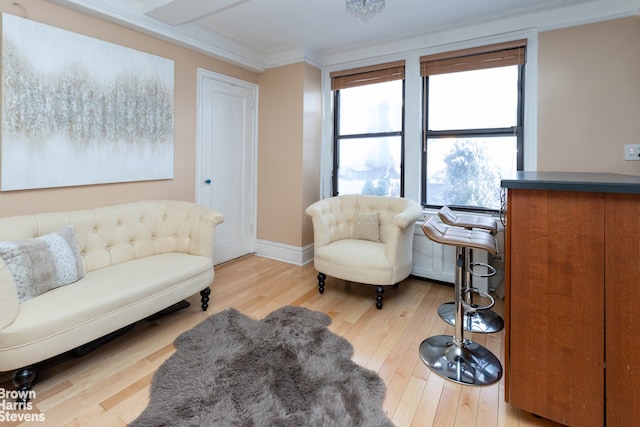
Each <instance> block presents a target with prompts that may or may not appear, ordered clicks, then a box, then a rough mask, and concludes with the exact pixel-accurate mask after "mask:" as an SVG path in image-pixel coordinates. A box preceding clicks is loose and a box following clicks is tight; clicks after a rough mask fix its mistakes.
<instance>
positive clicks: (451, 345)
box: [419, 335, 502, 386]
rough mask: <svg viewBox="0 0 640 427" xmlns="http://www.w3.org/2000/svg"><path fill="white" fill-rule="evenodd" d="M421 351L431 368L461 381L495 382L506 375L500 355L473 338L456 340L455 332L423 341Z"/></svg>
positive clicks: (472, 383) (465, 382)
mask: <svg viewBox="0 0 640 427" xmlns="http://www.w3.org/2000/svg"><path fill="white" fill-rule="evenodd" d="M419 352H420V358H421V359H422V361H423V362H424V363H425V364H426V365H427V366H428V367H429V369H431V370H432V371H433V372H435V373H436V374H438V375H440V376H441V377H444V378H446V379H448V380H450V381H453V382H456V383H459V384H463V385H474V386H484V385H491V384H494V383H496V382H498V381H500V378H501V377H502V365H501V364H500V361H499V360H498V358H497V357H496V356H495V355H494V354H493V353H491V352H490V351H489V350H487V349H486V348H485V347H483V346H481V345H480V344H477V343H475V342H473V341H470V340H463V341H462V343H460V342H458V343H456V340H455V339H454V337H452V336H451V335H436V336H432V337H429V338H427V339H426V340H424V341H422V343H421V344H420V350H419Z"/></svg>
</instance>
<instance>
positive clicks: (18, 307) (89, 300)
mask: <svg viewBox="0 0 640 427" xmlns="http://www.w3.org/2000/svg"><path fill="white" fill-rule="evenodd" d="M223 221H224V217H223V216H222V214H221V213H219V212H217V211H215V210H213V209H209V208H206V207H204V206H200V205H197V204H194V203H189V202H182V201H170V200H153V201H141V202H134V203H127V204H121V205H115V206H107V207H101V208H96V209H87V210H77V211H70V212H53V213H43V214H35V215H20V216H13V217H7V218H0V241H6V240H21V239H27V238H32V237H37V236H41V235H43V234H47V233H50V232H53V231H55V230H56V229H58V228H60V227H62V226H64V225H67V224H71V225H73V227H74V234H75V237H76V240H77V242H78V246H79V251H80V255H81V259H82V263H83V266H84V272H85V274H84V277H83V278H81V279H80V280H79V281H77V282H75V283H72V284H69V285H66V286H62V287H59V288H56V289H53V290H50V291H48V292H46V293H44V294H41V295H38V296H36V297H35V298H33V299H29V300H27V301H24V302H22V303H18V296H17V292H16V284H15V281H14V279H13V276H12V274H11V272H10V271H9V269H8V267H7V265H6V264H5V263H4V261H3V260H2V259H1V258H0V371H3V372H6V371H10V370H14V369H18V368H24V367H27V366H29V365H32V364H34V363H36V362H39V361H43V360H45V359H47V358H50V357H52V356H55V355H58V354H61V353H64V352H66V351H68V350H71V349H74V348H76V347H78V346H81V345H83V344H86V343H88V342H90V341H92V340H95V339H97V338H100V337H102V336H104V335H107V334H109V333H111V332H114V331H116V330H118V329H120V328H123V327H125V326H127V325H130V324H132V323H134V322H136V321H138V320H141V319H144V318H146V317H148V316H150V315H152V314H154V313H156V312H158V311H161V310H163V309H165V308H167V307H169V306H171V305H173V304H175V303H177V302H179V301H181V300H183V299H184V298H187V297H189V296H191V295H193V294H195V293H198V292H201V295H202V308H203V310H206V308H207V306H208V304H207V302H208V300H209V298H208V295H209V292H210V289H209V285H210V284H211V283H212V281H213V276H214V272H213V247H214V232H215V229H216V226H217V225H218V224H220V223H222V222H223ZM16 375H17V376H18V377H16V376H14V382H15V383H16V386H18V388H21V389H28V388H30V387H31V380H32V379H33V376H34V375H35V373H34V372H33V371H32V370H31V369H29V370H24V369H21V370H19V371H18V372H17V373H16ZM18 383H19V384H18Z"/></svg>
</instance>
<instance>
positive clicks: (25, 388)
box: [13, 366, 36, 407]
mask: <svg viewBox="0 0 640 427" xmlns="http://www.w3.org/2000/svg"><path fill="white" fill-rule="evenodd" d="M35 378H36V370H35V368H34V367H33V366H25V367H24V368H21V369H18V370H17V371H16V372H15V373H14V374H13V385H14V386H15V387H16V391H17V392H18V398H17V399H16V403H17V404H18V405H19V407H24V405H26V403H27V402H29V400H30V397H31V386H32V385H33V380H34V379H35Z"/></svg>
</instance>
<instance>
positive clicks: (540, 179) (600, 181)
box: [500, 172, 640, 194]
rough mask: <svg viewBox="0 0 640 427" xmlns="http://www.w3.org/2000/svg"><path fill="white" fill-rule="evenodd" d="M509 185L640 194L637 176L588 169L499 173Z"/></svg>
mask: <svg viewBox="0 0 640 427" xmlns="http://www.w3.org/2000/svg"><path fill="white" fill-rule="evenodd" d="M500 185H501V186H502V187H504V188H509V189H523V190H556V191H586V192H591V193H623V194H625V193H626V194H640V176H633V175H622V174H616V173H596V172H594V173H590V172H514V173H513V175H505V176H503V177H502V180H501V182H500Z"/></svg>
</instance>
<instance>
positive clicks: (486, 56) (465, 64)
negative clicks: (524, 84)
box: [420, 40, 527, 77]
mask: <svg viewBox="0 0 640 427" xmlns="http://www.w3.org/2000/svg"><path fill="white" fill-rule="evenodd" d="M526 46H527V40H515V41H513V42H506V43H498V44H493V45H488V46H480V47H475V48H471V49H463V50H457V51H453V52H445V53H438V54H435V55H427V56H422V57H421V58H420V75H421V76H423V77H425V76H433V75H435V74H445V73H456V72H458V71H471V70H481V69H485V68H495V67H506V66H508V65H520V64H524V63H525V59H526V57H525V54H526Z"/></svg>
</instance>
